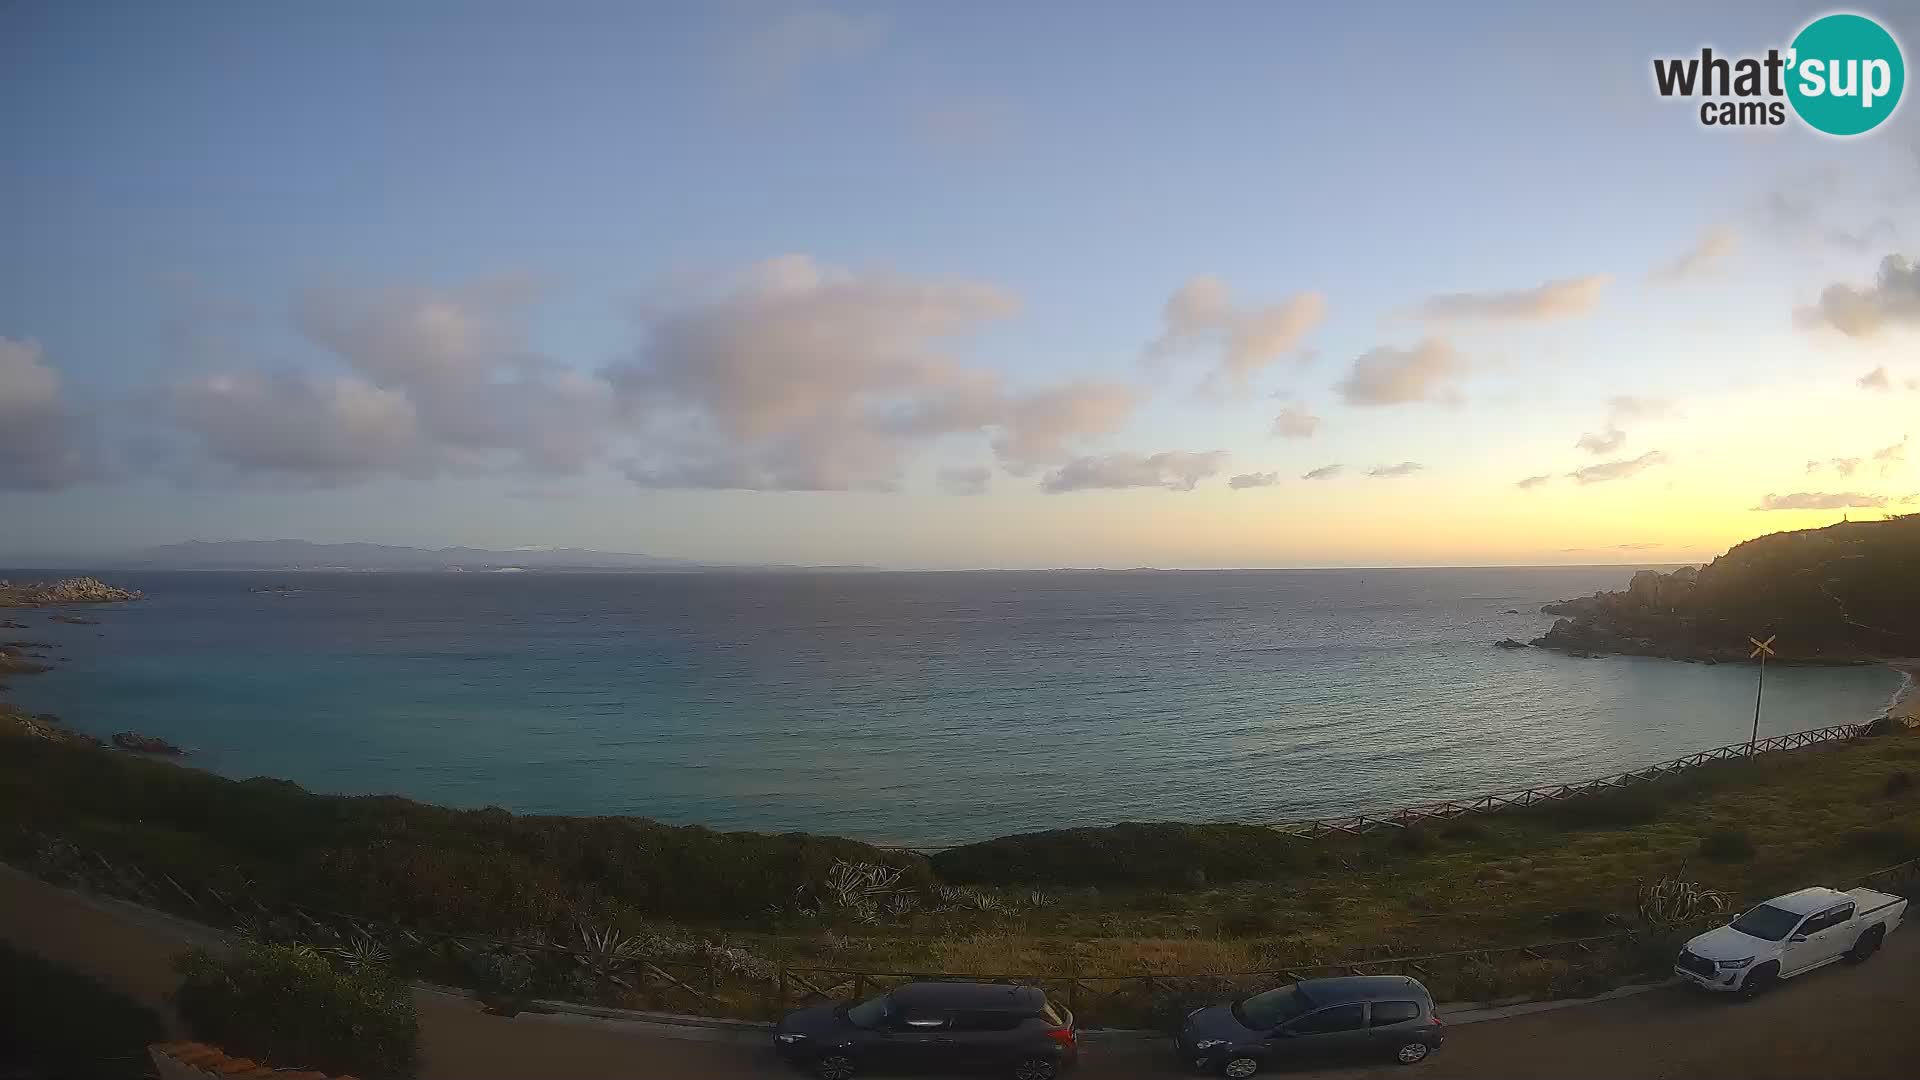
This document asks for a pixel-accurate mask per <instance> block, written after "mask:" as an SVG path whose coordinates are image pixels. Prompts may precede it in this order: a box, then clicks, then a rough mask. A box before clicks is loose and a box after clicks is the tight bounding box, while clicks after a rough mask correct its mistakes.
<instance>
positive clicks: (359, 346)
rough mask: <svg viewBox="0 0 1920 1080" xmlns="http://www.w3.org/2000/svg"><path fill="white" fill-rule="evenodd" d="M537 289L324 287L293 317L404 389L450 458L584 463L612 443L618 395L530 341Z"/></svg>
mask: <svg viewBox="0 0 1920 1080" xmlns="http://www.w3.org/2000/svg"><path fill="white" fill-rule="evenodd" d="M538 297H539V293H538V290H537V289H536V288H535V287H534V286H533V285H532V284H531V283H530V282H528V281H526V280H523V279H515V278H508V279H496V280H490V281H480V282H475V283H472V284H468V285H463V286H458V287H455V288H445V289H441V288H428V287H421V286H394V287H388V288H380V289H365V288H343V287H328V288H315V289H308V290H305V291H304V292H302V293H300V294H299V295H298V296H297V297H295V299H294V304H293V322H294V326H295V328H296V329H298V330H299V331H300V332H301V333H302V334H303V335H304V336H305V337H306V338H307V339H308V340H310V341H312V342H313V343H315V344H316V345H319V346H320V347H322V348H324V349H326V350H328V351H329V352H332V353H333V354H334V355H336V356H337V357H339V358H340V359H341V360H342V361H344V362H345V363H346V364H347V365H348V366H349V367H351V368H353V369H354V370H355V371H356V372H358V373H359V374H361V375H362V376H365V378H366V379H367V380H368V381H369V382H370V383H371V384H372V385H374V386H377V387H379V388H381V389H384V390H392V391H397V392H399V393H401V394H403V395H404V396H405V399H406V401H407V402H408V404H409V405H410V406H411V407H412V409H413V410H414V412H415V415H416V422H417V424H418V426H419V428H420V432H421V435H422V436H423V437H424V438H425V439H427V440H428V441H430V442H433V443H436V444H440V446H441V447H442V448H443V449H444V450H445V451H446V452H447V456H448V457H449V458H450V459H452V460H458V461H464V462H467V463H475V464H477V463H480V462H481V461H483V460H484V459H485V458H486V456H487V455H490V454H495V453H498V454H504V455H505V456H506V457H507V458H508V459H510V460H511V461H512V462H514V463H515V464H518V465H520V466H523V467H526V468H530V469H534V470H537V471H543V472H578V471H579V470H581V469H582V468H584V467H586V465H588V464H589V463H590V462H592V461H593V460H595V459H596V458H598V457H599V456H600V455H601V453H602V452H603V449H604V444H605V440H606V437H607V435H608V431H607V427H608V425H609V423H610V422H611V419H612V416H611V407H612V400H613V392H612V388H611V387H610V386H608V385H607V383H606V382H605V381H604V380H602V379H601V378H599V377H598V376H595V375H591V374H587V373H583V372H579V371H575V370H572V369H570V368H566V367H563V366H561V365H558V364H555V363H553V362H551V361H549V360H547V359H545V358H543V357H541V356H539V355H538V354H536V353H535V352H533V351H532V350H530V349H529V348H528V347H527V346H526V345H525V343H524V336H523V331H522V321H523V320H524V318H525V317H526V316H527V314H528V313H529V311H530V310H531V308H532V306H533V304H534V303H535V302H536V300H537V299H538ZM279 389H280V390H282V391H284V390H286V389H287V387H286V386H285V385H284V384H283V385H282V386H281V387H280V388H279ZM321 471H325V470H321Z"/></svg>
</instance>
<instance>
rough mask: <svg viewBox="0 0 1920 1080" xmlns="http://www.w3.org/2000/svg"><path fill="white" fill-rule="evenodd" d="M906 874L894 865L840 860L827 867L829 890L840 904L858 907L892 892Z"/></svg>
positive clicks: (834, 900)
mask: <svg viewBox="0 0 1920 1080" xmlns="http://www.w3.org/2000/svg"><path fill="white" fill-rule="evenodd" d="M903 873H905V871H903V870H901V869H900V868H898V867H894V866H883V865H881V864H879V863H855V862H848V861H846V860H845V859H838V860H835V862H834V864H833V866H832V867H831V868H829V869H828V870H827V880H826V892H827V895H828V896H830V897H832V899H833V902H834V903H835V904H837V905H839V906H840V907H843V908H856V909H857V908H860V907H865V906H868V905H871V904H873V903H874V902H875V901H876V900H877V899H878V898H879V897H881V896H884V895H886V894H887V893H890V892H893V891H894V889H895V888H896V887H897V886H898V885H899V884H900V876H901V875H902V874H903Z"/></svg>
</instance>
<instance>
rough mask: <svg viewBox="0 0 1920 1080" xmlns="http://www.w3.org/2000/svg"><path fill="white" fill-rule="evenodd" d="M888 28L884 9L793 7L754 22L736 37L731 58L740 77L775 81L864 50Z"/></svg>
mask: <svg viewBox="0 0 1920 1080" xmlns="http://www.w3.org/2000/svg"><path fill="white" fill-rule="evenodd" d="M886 33H887V20H886V19H885V18H884V17H883V16H880V15H850V14H847V13H845V12H839V11H833V10H830V9H827V8H822V7H795V8H789V9H788V10H786V11H783V12H781V13H780V14H778V15H776V16H774V17H772V18H769V19H766V20H764V21H761V22H757V23H755V24H754V25H753V26H752V27H751V28H749V29H748V31H747V32H746V33H745V34H743V35H741V36H740V37H739V38H738V39H737V40H736V41H734V42H733V43H732V45H731V48H730V49H729V52H730V56H729V60H730V63H731V66H732V67H733V71H734V74H735V75H736V76H737V77H739V78H741V79H743V80H746V81H748V82H752V83H755V84H758V85H760V86H772V85H775V84H778V83H781V82H784V81H786V80H787V79H788V78H790V77H792V76H794V75H797V74H799V73H800V72H802V71H804V70H806V69H808V68H812V67H819V66H822V65H826V64H832V63H837V62H840V61H843V60H847V59H850V58H852V57H855V56H858V55H860V54H861V53H864V52H866V51H867V50H869V49H871V48H873V47H874V46H875V45H877V44H879V43H880V40H881V39H882V38H884V37H885V36H886Z"/></svg>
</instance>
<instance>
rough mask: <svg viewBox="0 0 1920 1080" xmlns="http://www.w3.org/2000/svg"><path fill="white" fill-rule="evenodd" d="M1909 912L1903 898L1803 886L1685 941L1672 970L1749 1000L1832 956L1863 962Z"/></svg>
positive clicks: (1694, 981) (1833, 959) (1838, 958)
mask: <svg viewBox="0 0 1920 1080" xmlns="http://www.w3.org/2000/svg"><path fill="white" fill-rule="evenodd" d="M1906 910H1907V902H1906V900H1905V899H1904V898H1902V897H1898V896H1894V895H1892V894H1890V893H1883V892H1875V891H1873V890H1872V889H1850V890H1848V891H1847V892H1839V891H1837V890H1834V889H1825V888H1817V887H1816V888H1812V889H1801V890H1800V891H1799V892H1791V893H1788V894H1786V895H1785V896H1776V897H1774V898H1773V899H1771V900H1769V901H1767V902H1766V903H1764V904H1761V905H1760V906H1758V907H1756V908H1754V909H1752V910H1751V911H1748V912H1747V913H1746V914H1744V915H1742V916H1740V917H1739V918H1737V919H1735V920H1733V922H1732V923H1730V924H1728V925H1726V926H1723V927H1721V928H1719V929H1718V930H1709V931H1707V932H1706V933H1704V934H1701V935H1700V936H1699V937H1696V938H1694V939H1693V940H1692V941H1689V942H1687V945H1686V948H1684V949H1681V950H1680V956H1679V959H1677V960H1675V961H1674V962H1673V970H1674V972H1675V973H1676V974H1678V975H1681V976H1683V977H1684V978H1686V979H1688V980H1689V981H1691V982H1693V983H1694V984H1695V985H1698V986H1703V987H1706V988H1707V989H1708V990H1717V991H1720V992H1721V993H1738V994H1742V995H1745V996H1747V997H1752V996H1753V995H1755V994H1758V993H1759V992H1760V991H1762V990H1765V989H1766V988H1767V987H1768V986H1770V985H1772V984H1773V983H1774V982H1775V981H1777V980H1780V979H1791V978H1793V977H1794V976H1795V975H1802V974H1805V973H1806V972H1809V971H1812V970H1813V969H1815V968H1819V967H1825V966H1826V965H1828V964H1831V963H1833V962H1834V961H1835V960H1849V961H1852V962H1854V963H1859V962H1860V961H1862V960H1865V959H1866V958H1867V957H1869V956H1872V955H1873V954H1874V953H1875V952H1876V951H1877V950H1878V949H1879V948H1880V945H1881V943H1882V942H1884V941H1885V940H1886V939H1887V935H1888V934H1891V933H1893V932H1894V930H1895V929H1897V928H1898V927H1899V926H1900V916H1901V915H1903V914H1905V913H1906Z"/></svg>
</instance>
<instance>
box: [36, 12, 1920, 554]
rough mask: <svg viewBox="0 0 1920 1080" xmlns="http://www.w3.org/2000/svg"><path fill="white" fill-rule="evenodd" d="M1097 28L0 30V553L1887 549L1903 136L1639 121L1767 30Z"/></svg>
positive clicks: (1275, 24)
mask: <svg viewBox="0 0 1920 1080" xmlns="http://www.w3.org/2000/svg"><path fill="white" fill-rule="evenodd" d="M1098 10H1100V11H1102V12H1103V14H1102V15H1101V16H1100V17H1099V19H1098V20H1097V21H1099V22H1100V23H1101V24H1102V30H1103V32H1102V35H1101V36H1100V37H1099V40H1097V41H1089V40H1088V39H1087V37H1086V31H1087V28H1088V24H1089V21H1090V20H1091V19H1092V18H1093V17H1092V16H1091V14H1090V11H1082V10H1078V9H1075V8H1073V6H1072V5H1062V6H1059V7H1058V8H1052V9H1047V10H1039V11H1033V10H1027V9H1024V8H1019V7H1014V6H995V5H988V6H985V7H965V8H962V7H953V8H948V9H936V8H933V7H926V6H908V5H882V4H837V3H836V4H816V5H787V4H764V5H728V6H724V7H719V8H713V9H706V8H700V7H687V8H681V9H678V10H669V9H651V10H649V9H646V8H631V9H619V8H613V9H607V10H605V11H602V12H601V13H600V14H602V15H604V16H605V18H604V19H603V20H602V21H600V22H599V23H597V24H589V23H587V22H586V21H585V20H575V21H572V22H569V21H566V20H561V19H543V18H541V17H539V15H538V13H537V12H535V11H534V10H533V9H532V8H529V7H526V6H522V5H512V4H462V5H446V6H441V5H435V4H431V3H423V4H417V5H416V4H409V5H399V6H395V7H392V8H390V9H367V10H365V11H361V12H358V17H357V18H356V19H355V20H336V19H330V18H328V17H327V15H326V13H325V12H324V11H320V10H310V11H306V12H296V11H289V10H274V9H273V8H272V7H260V6H253V5H220V4H209V5H193V6H189V7H187V8H184V9H180V10H169V11H168V12H166V13H164V14H162V13H159V12H157V11H147V10H144V9H141V8H137V7H128V8H124V9H114V8H108V7H95V6H89V5H80V6H55V5H34V6H27V5H21V6H18V7H14V8H10V9H8V10H7V11H5V12H4V13H0V88H4V89H5V91H6V92H4V93H0V126H4V127H5V129H6V130H8V131H9V132H11V133H13V135H12V137H11V138H10V147H9V158H10V159H11V160H12V161H13V162H14V167H13V168H10V169H9V170H8V171H7V174H6V175H5V176H0V205H5V206H8V207H10V208H12V209H11V210H10V211H8V212H7V213H6V215H5V217H4V219H3V220H0V247H4V249H5V250H6V251H7V252H8V253H9V258H7V259H5V260H0V506H3V507H4V510H0V520H4V521H5V523H6V527H5V528H4V529H0V565H5V564H7V562H8V561H9V560H10V559H11V560H15V561H20V560H32V559H36V558H42V557H47V556H52V555H61V556H85V555H89V554H102V555H104V554H110V553H115V552H122V551H128V550H132V549H135V548H138V547H141V546H145V545H152V544H162V543H170V542H176V541H181V540H189V539H205V540H221V539H242V538H269V537H282V536H285V537H300V538H304V539H308V540H314V541H320V542H345V541H370V542H378V543H389V544H408V545H415V546H424V547H439V546H448V545H470V546H476V547H489V548H511V547H515V546H519V545H533V544H542V545H560V546H571V547H583V548H595V549H599V550H604V551H634V552H649V553H654V554H659V555H671V556H681V557H687V558H694V559H700V560H706V561H713V562H742V563H782V564H808V565H816V564H817V565H862V566H875V567H893V568H942V569H943V568H965V567H1008V568H1029V567H1067V566H1071V567H1114V568H1120V567H1134V566H1159V567H1194V568H1206V567H1319V566H1410V565H1496V564H1556V563H1569V564H1571V563H1632V564H1654V563H1675V562H1699V561H1704V560H1706V559H1710V558H1712V557H1713V556H1714V555H1717V554H1718V553H1720V552H1721V551H1723V550H1725V549H1726V548H1727V547H1729V546H1730V545H1732V544H1734V543H1737V542H1739V541H1741V540H1745V539H1748V538H1750V537H1754V536H1758V535H1761V534H1764V533H1768V532H1775V531H1779V530H1783V529H1794V528H1807V527H1817V526H1821V525H1826V524H1830V523H1832V522H1836V521H1839V520H1841V519H1842V518H1843V516H1851V517H1852V518H1853V519H1854V520H1860V519H1863V518H1879V517H1881V516H1886V515H1894V514H1901V513H1912V512H1920V464H1917V463H1920V446H1916V445H1914V442H1913V439H1914V437H1915V435H1916V434H1920V348H1916V346H1920V268H1916V267H1914V265H1913V264H1912V263H1910V262H1908V261H1907V260H1908V259H1909V258H1913V259H1920V112H1917V111H1916V106H1915V105H1914V104H1913V103H1911V102H1909V103H1907V104H1906V105H1905V106H1904V107H1903V108H1902V109H1901V110H1900V111H1899V112H1898V113H1897V114H1896V115H1895V116H1894V117H1893V118H1892V119H1891V120H1890V121H1889V122H1888V123H1887V124H1886V125H1885V126H1884V128H1883V129H1881V130H1878V131H1874V132H1872V133H1870V134H1867V135H1863V136H1859V137H1856V138H1853V139H1839V138H1830V137H1826V136H1822V135H1819V134H1817V133H1814V132H1811V131H1809V130H1806V129H1805V128H1803V127H1795V126H1792V125H1788V126H1785V127H1780V128H1764V129H1751V130H1746V131H1725V130H1714V129H1711V128H1703V127H1702V126H1701V125H1700V123H1699V122H1698V120H1697V119H1695V118H1694V117H1693V116H1692V115H1690V114H1688V113H1687V112H1686V111H1685V110H1684V109H1682V110H1678V111H1676V109H1675V108H1672V107H1669V106H1671V105H1672V104H1673V103H1671V102H1667V101H1663V100H1662V99H1661V98H1659V97H1658V96H1656V94H1655V93H1654V91H1653V89H1652V85H1651V77H1650V74H1649V69H1648V60H1649V58H1650V57H1653V56H1656V55H1682V54H1685V53H1687V52H1688V51H1689V50H1694V51H1696V52H1697V51H1698V49H1699V47H1700V45H1701V43H1702V42H1708V41H1711V42H1713V43H1715V44H1716V45H1722V44H1724V45H1725V46H1726V47H1727V48H1729V49H1732V48H1736V47H1737V48H1740V49H1747V50H1760V51H1764V50H1765V49H1766V48H1767V47H1769V46H1770V45H1777V44H1780V43H1781V42H1782V41H1783V40H1784V39H1785V37H1786V36H1787V35H1790V34H1791V33H1792V32H1793V30H1794V29H1795V28H1796V27H1798V26H1800V25H1802V24H1804V22H1805V21H1806V19H1807V18H1808V17H1809V16H1811V15H1813V14H1816V13H1818V12H1820V11H1824V10H1826V9H1825V8H1822V7H1819V6H1817V5H1806V4H1779V3H1762V4H1753V5H1742V6H1741V7H1740V9H1739V10H1737V11H1732V12H1729V11H1725V10H1710V9H1708V8H1705V7H1701V8H1700V9H1697V10H1693V9H1687V8H1685V6H1684V5H1663V6H1660V7H1659V8H1657V9H1651V8H1650V9H1643V10H1639V11H1618V12H1615V11H1601V10H1582V11H1580V12H1577V13H1575V12H1571V11H1564V12H1563V11H1551V10H1545V9H1535V8H1531V7H1520V8H1507V7H1504V6H1496V5H1482V6H1480V7H1478V8H1476V9H1472V10H1468V11H1466V12H1454V11H1449V12H1445V13H1443V12H1439V11H1435V10H1428V9H1426V8H1423V7H1419V6H1413V5H1409V6H1407V7H1406V8H1404V9H1402V10H1400V11H1399V13H1398V15H1396V18H1395V21H1396V23H1397V24H1399V25H1397V26H1396V32H1395V33H1393V34H1392V35H1375V34H1373V33H1371V32H1370V30H1369V28H1368V26H1367V25H1366V23H1367V22H1368V21H1370V20H1366V19H1362V18H1359V17H1356V16H1351V15H1343V14H1341V13H1340V12H1338V11H1305V10H1296V9H1291V8H1287V7H1282V6H1277V5H1254V4H1245V5H1223V6H1221V7H1220V8H1218V9H1216V10H1214V11H1213V12H1212V13H1211V14H1209V15H1208V17H1206V18H1195V17H1194V16H1193V13H1191V12H1182V11H1179V10H1176V9H1174V8H1170V7H1169V8H1164V9H1160V10H1157V11H1156V10H1138V11H1135V10H1128V11H1127V12H1124V13H1122V12H1119V11H1114V10H1109V9H1098ZM1883 14H1884V15H1885V16H1886V17H1885V18H1884V20H1883V21H1885V22H1886V23H1887V25H1888V26H1889V27H1890V28H1892V29H1894V30H1895V32H1896V34H1898V35H1899V36H1901V37H1902V39H1903V40H1905V41H1907V42H1920V22H1915V21H1913V20H1912V19H1910V18H1909V19H1905V20H1903V19H1902V18H1900V17H1898V16H1896V15H1894V14H1893V13H1891V12H1888V13H1883ZM1283 39H1284V40H1291V41H1295V42H1299V43H1302V45H1303V47H1302V49H1301V50H1300V52H1299V55H1297V56H1295V55H1292V54H1291V52H1290V51H1289V52H1288V54H1286V55H1284V56H1283V54H1282V52H1281V51H1280V50H1276V48H1275V47H1274V42H1276V41H1279V40H1283ZM1910 51H1911V50H1910ZM1443 56H1462V57H1470V58H1471V61H1472V62H1470V63H1467V62H1463V63H1459V64H1457V65H1451V66H1448V65H1439V64H1438V63H1437V61H1436V59H1435V58H1436V57H1443ZM212 57H217V58H218V60H219V64H218V65H217V67H216V66H214V65H210V64H209V63H208V60H209V58H212ZM215 70H217V71H218V72H219V74H218V75H217V76H215V75H213V74H210V72H212V71H215ZM103 71H112V72H115V73H116V76H115V78H114V79H112V80H105V79H102V78H101V76H100V73H101V72H103ZM507 71H511V72H513V73H514V74H513V76H512V78H504V77H502V72H507ZM1368 71H1372V72H1390V73H1393V77H1391V78H1385V77H1382V78H1373V77H1371V76H1368V75H1365V74H1360V73H1363V72H1368ZM240 88H245V89H244V91H243V90H241V89H240ZM1307 102H1312V103H1313V104H1311V105H1310V106H1309V105H1306V104H1305V103H1307Z"/></svg>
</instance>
